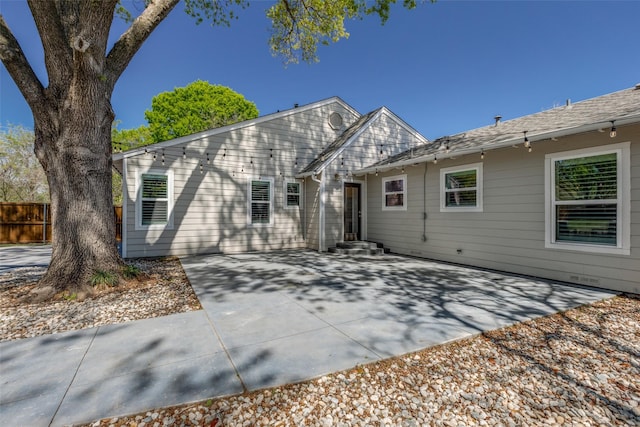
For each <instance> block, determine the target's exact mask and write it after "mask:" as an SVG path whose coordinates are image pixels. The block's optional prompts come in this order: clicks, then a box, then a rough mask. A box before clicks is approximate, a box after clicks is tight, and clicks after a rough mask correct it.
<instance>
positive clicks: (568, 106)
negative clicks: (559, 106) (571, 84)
mask: <svg viewBox="0 0 640 427" xmlns="http://www.w3.org/2000/svg"><path fill="white" fill-rule="evenodd" d="M565 105H566V106H567V108H571V99H570V98H567V102H566V104H565Z"/></svg>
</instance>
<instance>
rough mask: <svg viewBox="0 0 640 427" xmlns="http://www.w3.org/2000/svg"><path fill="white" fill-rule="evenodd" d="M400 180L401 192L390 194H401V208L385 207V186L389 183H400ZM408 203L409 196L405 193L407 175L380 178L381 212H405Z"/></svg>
mask: <svg viewBox="0 0 640 427" xmlns="http://www.w3.org/2000/svg"><path fill="white" fill-rule="evenodd" d="M400 180H402V191H392V192H390V193H394V194H395V193H398V194H400V193H401V194H402V206H387V191H386V188H385V184H386V183H387V182H389V181H400ZM408 201H409V195H408V192H407V174H404V175H395V176H385V177H383V178H382V210H383V211H406V210H407V202H408Z"/></svg>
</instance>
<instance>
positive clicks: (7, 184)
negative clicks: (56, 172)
mask: <svg viewBox="0 0 640 427" xmlns="http://www.w3.org/2000/svg"><path fill="white" fill-rule="evenodd" d="M34 139H35V136H34V134H33V132H32V131H30V130H28V129H25V128H23V127H22V126H9V128H8V130H6V131H0V202H47V201H48V200H49V187H48V186H47V177H46V176H45V174H44V170H42V166H41V165H40V163H39V162H38V159H36V156H35V155H34V154H33V141H34Z"/></svg>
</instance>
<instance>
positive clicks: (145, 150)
mask: <svg viewBox="0 0 640 427" xmlns="http://www.w3.org/2000/svg"><path fill="white" fill-rule="evenodd" d="M147 154H149V150H147V149H146V148H145V149H144V155H145V156H146V155H147Z"/></svg>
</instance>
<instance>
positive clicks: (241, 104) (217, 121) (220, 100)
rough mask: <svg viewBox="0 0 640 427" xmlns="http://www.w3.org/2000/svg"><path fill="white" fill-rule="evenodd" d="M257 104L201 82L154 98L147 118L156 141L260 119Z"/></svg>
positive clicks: (227, 90)
mask: <svg viewBox="0 0 640 427" xmlns="http://www.w3.org/2000/svg"><path fill="white" fill-rule="evenodd" d="M258 114H259V113H258V109H257V108H256V104H254V103H253V102H251V101H247V100H246V99H245V98H244V96H242V95H241V94H239V93H237V92H234V91H233V90H231V89H229V88H228V87H225V86H220V85H212V84H210V83H208V82H205V81H202V80H197V81H195V82H193V83H190V84H188V85H187V86H185V87H177V88H175V89H174V90H173V91H171V92H163V93H160V94H158V95H156V96H154V97H153V100H152V101H151V109H150V110H147V111H145V113H144V116H145V118H146V119H147V122H148V123H149V128H150V131H151V136H152V139H153V141H154V142H161V141H166V140H168V139H173V138H178V137H180V136H185V135H190V134H192V133H196V132H200V131H203V130H206V129H212V128H217V127H220V126H226V125H230V124H233V123H237V122H240V121H243V120H249V119H254V118H256V117H258Z"/></svg>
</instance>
